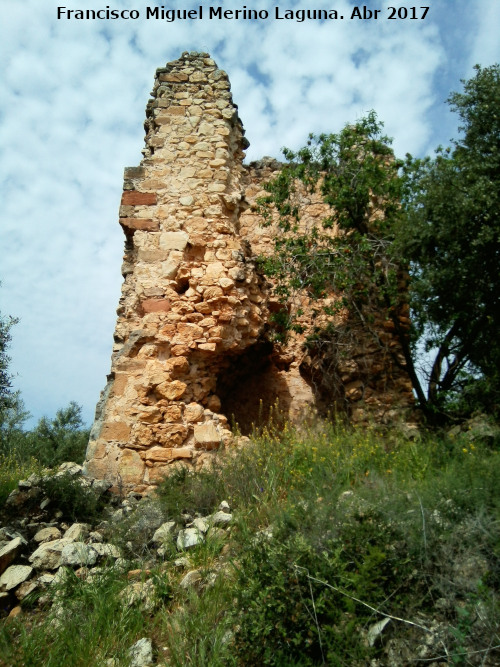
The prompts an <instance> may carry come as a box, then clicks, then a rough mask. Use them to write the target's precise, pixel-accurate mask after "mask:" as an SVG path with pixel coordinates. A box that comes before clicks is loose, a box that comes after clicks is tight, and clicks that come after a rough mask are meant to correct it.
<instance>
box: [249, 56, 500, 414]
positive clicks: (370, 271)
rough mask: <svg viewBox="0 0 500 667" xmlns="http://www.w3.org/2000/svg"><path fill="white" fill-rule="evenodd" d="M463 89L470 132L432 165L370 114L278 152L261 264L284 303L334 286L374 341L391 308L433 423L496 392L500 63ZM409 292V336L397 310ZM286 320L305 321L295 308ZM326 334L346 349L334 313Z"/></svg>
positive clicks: (266, 203)
mask: <svg viewBox="0 0 500 667" xmlns="http://www.w3.org/2000/svg"><path fill="white" fill-rule="evenodd" d="M463 83H464V90H463V92H462V93H454V94H452V95H451V96H450V98H449V100H448V102H449V103H450V105H451V108H452V110H453V111H455V112H457V113H458V114H459V117H460V119H461V121H462V126H461V128H460V131H461V133H462V136H461V138H460V139H459V140H456V141H455V142H454V143H453V146H452V147H451V148H448V149H446V150H444V149H438V151H437V155H436V157H435V158H434V159H431V158H425V159H414V158H412V157H411V156H407V158H406V162H399V161H397V160H396V159H395V158H394V155H393V153H392V150H391V148H390V143H391V142H390V140H389V139H388V137H386V136H384V135H383V134H382V123H380V122H379V121H378V120H377V117H376V114H375V113H374V112H370V113H369V114H368V115H367V116H366V117H365V118H363V119H361V120H360V121H358V122H357V123H355V124H354V125H347V126H346V127H344V129H343V130H342V131H341V132H340V133H338V134H322V135H319V136H317V137H315V136H313V135H311V136H310V137H309V141H308V142H307V145H306V146H305V147H304V148H302V149H300V150H299V151H297V152H293V151H290V150H288V149H284V151H283V152H284V155H285V158H286V160H287V162H286V164H285V165H284V166H283V169H282V171H281V173H280V174H279V175H278V176H277V177H276V178H274V179H273V180H272V181H271V182H270V183H269V184H268V185H267V190H268V193H269V194H268V195H267V196H266V197H265V198H263V199H262V200H261V202H260V204H261V211H262V213H263V215H264V218H265V220H266V222H267V224H270V223H271V221H276V219H277V224H278V226H279V228H280V233H279V234H278V235H277V238H276V240H275V254H274V256H273V257H271V258H270V259H267V260H263V268H264V271H265V272H266V273H267V274H268V275H270V276H272V277H273V279H274V284H275V292H276V293H277V294H278V296H279V297H280V299H281V300H282V302H284V303H286V302H289V301H290V300H292V299H293V296H294V294H296V293H297V292H301V293H302V294H307V295H308V296H309V298H311V299H312V300H313V301H314V300H316V301H317V300H318V298H320V297H324V296H326V295H328V294H331V293H336V294H340V295H342V296H341V298H340V299H337V300H336V301H335V304H334V306H333V307H332V305H331V303H329V304H328V305H327V307H326V308H324V314H326V315H328V316H330V317H331V318H334V316H335V313H336V312H339V310H340V309H342V308H347V310H348V311H349V313H350V315H351V319H352V318H354V320H355V321H356V325H357V326H361V327H363V328H364V330H365V331H368V332H369V333H370V335H373V336H374V338H377V330H376V328H375V327H373V326H371V320H370V316H369V315H370V312H373V311H374V309H376V308H377V307H378V308H379V309H382V310H381V312H386V313H387V315H388V316H389V317H390V318H392V319H393V323H394V328H395V331H396V334H397V335H398V336H399V339H400V343H401V347H402V350H403V353H404V356H405V365H406V368H407V370H408V372H409V375H410V377H411V380H412V383H413V386H414V389H415V392H416V394H417V398H418V401H419V404H420V406H421V408H422V409H423V411H424V413H425V414H426V415H427V417H428V418H429V419H431V420H434V421H435V420H439V419H441V418H443V417H444V416H445V414H446V413H448V415H449V414H450V412H451V411H452V407H453V406H454V407H455V409H456V408H457V407H459V408H460V410H461V411H462V412H463V409H464V399H466V402H467V401H469V402H470V400H471V397H472V394H473V393H474V392H475V394H476V398H475V401H476V403H475V407H481V408H483V409H484V408H486V409H489V410H494V409H495V406H496V404H497V403H495V402H498V396H499V388H500V373H499V370H498V369H499V368H500V343H498V341H497V332H498V330H499V325H500V285H499V282H500V281H499V277H498V267H499V264H500V262H499V260H500V222H499V214H498V211H499V209H500V191H499V174H500V150H499V149H500V72H499V66H498V65H495V66H493V67H490V68H486V69H481V68H480V67H479V66H478V67H477V68H476V74H475V76H474V77H473V78H472V79H470V80H469V81H465V82H463ZM314 194H316V195H319V196H320V197H321V200H322V201H323V203H324V204H326V205H327V206H328V211H329V212H328V214H327V215H325V216H324V217H323V218H322V219H321V221H319V222H313V223H310V222H307V221H304V220H302V219H301V212H302V204H303V202H304V195H306V196H311V195H314ZM335 227H336V228H337V231H338V232H340V233H336V234H332V229H334V228H335ZM407 268H409V269H410V272H411V280H410V282H409V288H408V290H409V291H408V293H407V294H406V295H405V294H403V293H402V291H401V289H400V288H401V276H402V275H403V274H404V272H405V270H406V269H407ZM406 297H407V298H409V302H410V305H411V314H412V321H413V325H412V330H411V332H410V334H411V335H410V336H409V335H408V331H407V329H406V328H405V327H402V326H401V322H400V319H399V318H398V312H399V309H400V307H401V305H402V301H404V299H405V298H406ZM283 313H285V315H284V316H283ZM297 315H299V316H300V309H299V310H296V311H295V316H297ZM279 324H280V326H281V330H283V329H285V330H286V329H287V328H288V329H290V328H294V327H295V328H298V326H297V321H296V320H294V319H293V314H292V315H290V311H289V310H288V311H287V310H283V311H282V312H281V320H280V322H279ZM319 329H320V328H319V327H318V328H317V331H316V335H317V336H323V338H325V337H326V338H328V337H330V340H331V341H332V345H333V346H334V347H335V346H336V347H337V348H338V347H339V343H341V341H339V337H338V329H336V327H335V323H334V319H331V320H330V324H329V325H327V326H326V327H325V324H324V320H323V324H322V329H321V333H320V331H319ZM378 342H380V340H378ZM422 346H424V347H425V349H426V351H427V354H428V355H431V356H432V363H431V369H430V371H428V372H427V374H426V373H425V371H422V370H420V372H417V370H416V368H417V366H416V362H417V361H418V359H419V355H421V350H422ZM424 383H425V384H424ZM425 385H426V386H425ZM460 403H461V405H460Z"/></svg>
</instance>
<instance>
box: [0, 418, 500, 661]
mask: <svg viewBox="0 0 500 667" xmlns="http://www.w3.org/2000/svg"><path fill="white" fill-rule="evenodd" d="M499 478H500V454H499V453H498V451H497V450H496V449H493V448H491V447H489V446H487V445H485V444H481V443H480V442H476V443H475V444H474V443H472V444H471V443H470V442H469V440H467V438H466V435H461V436H458V437H456V438H450V437H444V436H443V437H438V436H436V435H428V436H426V437H422V438H421V439H420V440H419V441H415V442H414V441H410V440H405V439H404V438H403V437H402V436H401V435H400V434H398V433H397V432H396V431H394V432H389V433H380V432H377V430H376V429H363V428H348V427H345V426H341V425H333V424H330V423H326V422H325V423H323V422H316V423H314V424H311V425H310V426H307V427H304V428H302V429H296V428H293V427H291V426H290V425H285V428H284V429H277V428H273V427H268V428H267V429H264V430H263V431H262V432H260V433H258V434H255V435H254V437H253V438H252V442H251V443H249V444H248V445H247V446H245V447H243V448H241V449H238V450H232V451H228V452H225V453H224V455H223V456H221V457H220V458H219V459H218V461H217V462H216V464H215V466H214V467H213V469H212V470H210V471H204V472H203V473H197V474H193V473H189V472H178V473H175V474H174V475H172V476H171V477H170V478H169V479H168V480H166V481H165V483H164V484H163V485H162V487H161V488H160V490H159V493H158V502H159V503H160V504H161V505H162V507H163V509H164V511H165V513H166V515H167V516H168V517H169V518H170V519H173V520H176V519H178V518H179V517H180V515H181V513H182V512H183V511H189V512H190V513H195V512H199V513H200V514H202V515H206V514H208V513H210V512H213V511H215V510H216V509H217V506H218V504H219V503H220V501H221V500H224V499H225V500H227V501H228V502H229V503H230V505H231V508H232V510H233V512H234V521H233V524H232V527H231V531H230V533H229V534H228V536H227V537H226V538H225V539H220V538H216V539H214V540H213V541H210V540H209V541H208V542H207V543H206V544H203V545H200V546H198V547H196V548H195V549H194V550H190V551H189V552H188V553H187V556H188V558H189V560H190V566H189V567H188V568H187V569H186V570H180V569H179V568H178V567H176V566H175V565H174V560H175V558H176V557H178V555H179V554H177V553H176V552H175V550H174V549H172V550H169V551H167V553H166V555H165V557H164V561H163V562H161V563H159V564H157V565H156V566H153V576H152V580H153V582H154V586H155V590H156V592H157V599H158V603H157V605H156V607H155V608H154V609H153V610H150V611H147V612H145V611H144V610H141V609H140V608H126V607H124V605H123V603H122V602H121V601H120V598H119V591H120V590H121V589H122V588H123V587H124V586H125V585H126V584H127V580H126V577H125V575H124V574H121V573H119V572H115V573H113V574H112V575H111V574H110V575H108V576H107V578H106V577H105V578H104V579H103V582H102V583H99V584H97V583H93V584H88V583H85V582H80V581H78V580H75V577H73V578H72V579H71V578H70V579H69V583H66V585H65V586H66V587H65V588H64V591H63V593H57V595H59V596H62V597H61V598H60V600H61V601H64V604H65V605H66V606H67V608H68V610H69V613H67V614H65V616H64V617H63V618H62V619H61V620H60V623H59V624H58V625H56V626H54V625H53V624H52V625H51V619H50V613H49V612H48V611H47V612H43V611H42V612H41V613H38V614H37V615H35V616H34V618H35V619H39V620H37V621H36V622H34V621H33V620H25V621H20V622H18V623H16V624H12V625H8V626H7V625H6V626H5V627H4V628H3V630H2V635H1V638H0V655H5V656H8V659H7V662H6V663H5V664H9V665H10V664H13V665H17V664H19V665H21V664H30V665H31V664H33V665H45V664H47V665H53V664H54V665H55V664H57V659H60V656H61V655H63V653H62V651H63V650H64V647H68V646H69V643H70V640H71V639H73V641H72V644H71V648H67V650H68V651H70V652H69V653H68V655H69V656H70V657H69V659H66V660H65V661H64V664H67V665H93V664H101V663H99V662H98V663H96V662H95V659H91V658H90V657H89V656H101V657H102V664H103V665H105V664H106V662H105V661H106V660H107V659H109V658H115V659H116V661H117V662H116V664H117V665H122V664H123V665H127V664H128V663H127V655H126V651H125V649H124V647H125V648H127V647H129V646H130V645H131V644H132V643H133V642H134V641H136V640H137V639H138V638H139V637H142V636H148V637H150V638H152V639H153V642H154V646H155V650H156V652H157V662H158V664H165V665H166V664H169V665H176V666H177V665H178V666H179V667H180V666H183V665H196V666H197V667H202V666H203V667H205V666H207V667H218V666H223V665H228V666H232V665H235V666H236V665H241V666H245V665H248V666H250V665H256V664H259V665H276V666H281V665H283V666H285V665H304V666H305V665H322V664H326V665H339V666H340V665H365V664H369V663H370V661H371V660H373V659H377V660H379V664H380V665H381V666H382V665H384V664H386V662H385V661H386V659H387V655H386V653H385V652H384V651H385V650H386V647H387V646H388V645H389V644H390V645H391V646H392V650H394V651H400V655H401V656H403V657H401V658H400V661H401V664H405V660H407V659H408V660H410V659H412V660H413V659H414V658H416V657H417V655H420V657H422V656H423V658H425V659H426V660H429V659H431V658H433V657H436V658H437V657H439V656H441V655H445V656H448V657H447V658H446V659H445V660H443V661H444V662H446V661H447V662H448V664H455V665H481V664H483V665H493V664H495V663H496V662H497V661H498V660H499V655H498V649H497V648H495V647H496V646H497V645H498V644H500V638H499V632H498V631H499V626H500V605H499V596H498V592H499V587H500V567H499V558H498V557H499V555H500V531H499V521H500V492H499V488H498V479H499ZM151 555H152V552H150V551H149V552H147V551H145V554H144V558H145V559H148V560H151ZM141 564H142V565H144V564H145V563H141V561H140V560H139V561H136V562H135V563H134V567H135V566H141ZM131 567H132V565H131ZM155 568H156V569H155ZM194 568H197V569H199V570H200V573H201V580H200V582H199V584H198V585H197V586H196V587H194V588H192V589H189V590H185V589H183V588H181V587H180V586H179V584H180V581H181V579H182V577H183V576H184V574H185V573H186V571H187V570H188V569H194ZM387 616H389V617H391V618H392V620H391V621H390V624H389V625H388V626H387V629H386V630H384V633H383V635H382V639H381V640H380V639H379V640H378V641H376V642H374V643H373V645H369V642H368V639H367V637H368V630H369V628H371V627H372V626H373V625H374V624H375V623H376V622H378V621H380V620H381V619H383V618H385V617H387ZM29 618H30V617H28V619H29ZM27 628H28V629H27ZM425 628H427V630H425ZM77 630H78V633H79V635H80V636H82V637H83V639H82V640H81V641H80V640H79V639H74V635H75V634H76V633H77ZM43 637H46V639H45V640H44V639H43ZM44 642H45V643H44ZM391 642H392V644H391ZM422 646H423V647H424V649H422ZM425 647H427V648H425ZM404 651H406V653H405V652H404ZM421 651H424V654H422V655H421ZM425 651H426V652H425ZM419 652H420V653H419ZM53 656H55V657H53ZM405 656H406V658H405ZM408 656H409V657H408ZM101 657H100V658H99V660H101ZM9 660H10V662H9ZM16 660H17V661H18V662H15V661H16ZM0 664H1V663H0ZM60 664H62V663H60ZM424 664H425V663H424Z"/></svg>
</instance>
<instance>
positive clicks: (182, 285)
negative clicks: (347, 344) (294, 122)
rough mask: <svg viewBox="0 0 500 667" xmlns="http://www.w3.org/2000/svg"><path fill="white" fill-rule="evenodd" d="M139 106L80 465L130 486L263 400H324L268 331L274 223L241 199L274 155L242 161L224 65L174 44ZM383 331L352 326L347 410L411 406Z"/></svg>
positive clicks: (294, 348)
mask: <svg viewBox="0 0 500 667" xmlns="http://www.w3.org/2000/svg"><path fill="white" fill-rule="evenodd" d="M146 116H147V118H146V121H145V130H146V147H145V149H144V150H143V155H144V157H143V159H142V161H141V164H140V166H139V167H130V168H127V169H125V178H124V187H123V195H122V200H121V206H120V214H119V215H120V218H119V222H120V225H121V226H122V228H123V231H124V233H125V256H124V262H123V266H122V273H123V276H124V282H123V288H122V295H121V299H120V304H119V308H118V311H117V312H118V321H117V324H116V329H115V333H114V346H113V354H112V366H111V372H110V375H109V376H108V383H107V385H106V388H105V389H104V391H103V392H102V394H101V398H100V401H99V403H98V406H97V410H96V418H95V422H94V426H93V428H92V432H91V439H90V442H89V446H88V451H87V460H86V471H87V474H89V475H90V476H92V477H95V478H98V479H107V480H109V481H111V482H112V483H113V485H114V486H115V488H116V489H119V488H120V489H125V490H134V491H136V492H139V493H140V492H144V491H146V490H147V489H148V488H151V487H152V486H154V485H156V484H157V483H158V482H159V480H161V479H162V478H163V477H164V476H165V474H166V473H167V472H168V469H169V466H172V465H179V462H182V464H184V465H189V466H193V467H194V468H195V469H198V468H199V467H201V466H202V465H204V463H205V462H206V461H207V460H210V458H211V457H212V456H213V455H214V453H215V452H217V450H219V449H220V448H221V446H229V445H230V443H231V442H232V441H233V436H232V433H231V430H230V421H232V420H234V421H236V422H237V423H238V424H239V427H240V429H241V431H242V432H243V433H248V432H249V431H250V429H251V427H252V424H253V423H257V422H258V421H259V419H265V418H266V417H267V416H268V414H269V410H270V408H271V406H274V405H276V404H278V405H279V410H280V411H281V413H282V414H284V415H285V416H286V417H289V418H291V419H294V418H298V417H299V416H300V414H301V413H302V412H303V410H304V409H305V408H306V407H308V406H309V407H317V408H321V409H324V410H327V409H332V407H333V405H332V402H333V398H332V397H331V396H329V395H328V392H326V393H325V391H324V388H323V389H322V388H321V382H319V381H318V377H317V369H318V364H317V363H316V365H315V362H314V360H313V359H311V356H310V355H309V354H308V353H307V352H306V350H305V349H304V346H303V342H304V338H303V336H302V337H301V336H294V337H292V338H291V339H290V340H289V342H288V343H287V344H283V345H278V344H276V343H273V342H272V339H271V338H270V336H269V335H268V329H269V313H270V312H272V311H273V310H276V308H278V307H279V305H278V304H277V303H276V302H274V301H273V298H272V296H271V291H270V290H269V285H268V283H267V280H266V279H265V278H264V277H263V276H262V275H260V274H259V271H258V270H257V268H256V263H255V258H256V257H257V256H258V255H262V254H264V255H265V254H266V253H271V252H273V234H274V233H275V231H273V229H272V228H265V227H263V226H262V225H261V222H262V221H261V219H260V218H259V215H258V213H257V210H256V207H255V200H256V199H257V197H258V196H259V195H262V194H263V192H262V190H263V187H262V184H263V183H264V182H265V181H266V180H267V179H269V178H270V177H272V175H273V173H275V172H276V170H278V169H279V164H278V163H277V162H276V161H273V160H270V159H265V160H263V161H261V162H259V163H253V164H251V165H249V166H247V165H244V164H243V158H244V150H245V148H246V147H247V146H248V142H247V140H246V139H245V136H244V130H243V126H242V124H241V121H240V119H239V117H238V112H237V107H236V106H235V105H234V104H233V101H232V97H231V93H230V84H229V81H228V77H227V75H226V74H225V72H223V71H221V70H219V69H218V68H217V66H216V64H215V62H214V61H213V60H212V59H211V58H210V57H209V56H208V54H204V53H191V54H188V53H184V54H183V55H182V56H181V58H179V60H175V61H173V62H171V63H168V65H167V66H166V67H164V68H160V69H158V70H157V72H156V78H155V83H154V87H153V91H152V98H151V99H150V100H149V102H148V104H147V107H146ZM308 207H309V208H308V215H310V216H312V217H314V216H320V215H321V214H322V213H323V212H324V208H323V207H322V205H321V203H317V202H314V201H312V202H309V204H308ZM406 317H407V313H402V315H401V318H402V319H405V318H406ZM304 318H305V320H307V312H306V313H305V315H304ZM384 327H386V324H385V323H384V317H383V315H382V316H381V335H383V336H385V340H386V342H387V343H388V345H387V349H389V348H390V350H391V355H388V354H387V353H386V352H381V350H380V348H379V347H377V345H374V344H373V341H370V340H362V339H361V338H360V339H359V340H357V342H356V347H355V349H353V350H352V355H351V356H350V358H349V359H348V360H347V361H345V362H343V364H341V366H340V367H339V369H338V377H339V386H338V387H337V388H336V392H335V393H336V396H337V397H338V396H341V397H342V400H343V401H344V403H345V404H346V405H348V406H349V408H350V412H351V415H352V417H353V418H354V419H358V420H362V419H364V418H365V417H366V416H367V415H368V414H370V415H371V416H373V417H374V418H375V419H379V420H383V419H387V418H388V416H389V417H390V416H391V415H394V413H395V411H397V410H400V409H402V408H407V407H408V406H409V405H411V403H412V391H411V384H410V382H409V380H408V377H407V375H406V373H405V371H404V368H403V367H402V366H404V364H399V365H398V364H397V363H394V359H397V356H398V355H399V356H400V357H401V355H400V353H399V350H398V343H397V340H396V339H395V338H393V334H392V332H391V327H390V326H387V327H386V329H387V330H385V328H384ZM315 368H316V371H315Z"/></svg>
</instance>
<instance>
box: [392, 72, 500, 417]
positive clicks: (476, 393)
mask: <svg viewBox="0 0 500 667" xmlns="http://www.w3.org/2000/svg"><path fill="white" fill-rule="evenodd" d="M462 83H463V84H464V88H463V92H460V93H458V92H456V93H453V94H452V95H451V96H450V97H449V99H448V102H449V104H450V106H451V108H452V110H453V111H455V112H456V113H458V115H459V117H460V121H461V125H460V128H459V129H460V132H461V136H460V138H459V139H458V140H456V141H454V142H453V146H452V147H450V148H447V149H442V148H439V149H438V151H437V154H436V157H435V158H434V159H431V158H426V159H424V160H419V159H414V158H412V157H411V156H407V160H406V164H405V166H404V181H405V187H404V195H403V205H404V207H405V211H406V216H407V217H406V224H405V227H404V236H403V237H402V238H401V248H402V252H403V254H404V256H405V258H406V259H407V260H408V261H409V262H411V266H412V268H413V271H412V273H413V277H412V283H411V305H412V312H413V323H414V327H415V332H416V335H415V337H414V341H416V340H417V339H420V340H421V341H423V344H424V345H425V348H426V349H427V351H428V352H429V353H430V355H431V358H432V363H431V365H430V370H429V371H428V373H427V382H428V387H427V397H426V400H427V405H428V406H429V407H430V408H431V409H432V410H434V411H435V412H436V413H437V414H440V413H442V412H443V411H449V409H450V408H451V407H453V406H452V404H450V398H452V399H453V398H455V406H457V401H458V406H459V407H460V409H461V410H462V411H463V410H464V409H467V406H466V403H468V404H469V408H470V409H474V408H476V409H477V408H478V407H479V408H481V409H487V410H490V411H496V410H498V405H499V403H498V402H499V399H500V341H499V339H498V332H499V330H500V279H499V267H500V66H499V65H494V66H492V67H488V68H484V69H483V68H481V67H480V66H476V68H475V76H474V77H472V78H471V79H470V80H468V81H463V82H462Z"/></svg>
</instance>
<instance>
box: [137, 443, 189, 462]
mask: <svg viewBox="0 0 500 667" xmlns="http://www.w3.org/2000/svg"><path fill="white" fill-rule="evenodd" d="M191 458H193V452H192V450H191V449H190V448H189V447H177V448H175V447H152V448H151V449H149V450H148V451H147V452H146V456H145V459H146V461H155V462H156V461H158V462H164V463H165V462H168V461H175V460H177V459H191Z"/></svg>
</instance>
